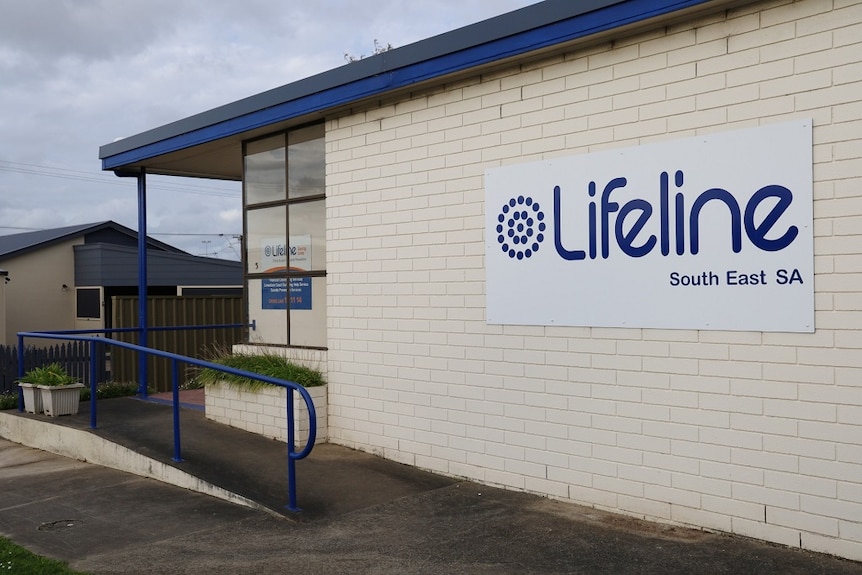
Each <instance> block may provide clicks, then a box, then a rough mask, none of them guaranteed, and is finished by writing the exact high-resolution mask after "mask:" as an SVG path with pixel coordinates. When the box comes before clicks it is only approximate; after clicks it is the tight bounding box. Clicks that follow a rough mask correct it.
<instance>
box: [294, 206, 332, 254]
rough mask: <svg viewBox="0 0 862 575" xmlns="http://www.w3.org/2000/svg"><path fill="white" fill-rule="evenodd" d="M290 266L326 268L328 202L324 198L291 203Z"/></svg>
mask: <svg viewBox="0 0 862 575" xmlns="http://www.w3.org/2000/svg"><path fill="white" fill-rule="evenodd" d="M288 213H289V228H288V230H289V231H290V262H289V264H288V265H290V268H291V269H292V270H294V271H309V270H325V269H326V219H325V218H326V204H325V202H324V200H315V201H311V202H302V203H298V204H290V207H289V208H288Z"/></svg>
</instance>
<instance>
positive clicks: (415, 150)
mask: <svg viewBox="0 0 862 575" xmlns="http://www.w3.org/2000/svg"><path fill="white" fill-rule="evenodd" d="M100 158H101V159H102V165H103V168H104V169H105V170H115V171H117V172H118V173H122V174H124V175H135V174H136V175H137V177H138V178H139V180H142V179H145V178H146V176H147V174H150V173H152V174H167V175H182V176H188V175H196V176H204V177H210V178H223V179H235V180H242V182H243V205H244V216H245V217H244V221H245V224H244V225H245V229H244V237H245V239H246V241H245V245H244V250H245V252H244V258H243V261H244V269H243V273H244V279H243V282H244V289H245V296H246V301H247V305H248V314H249V319H250V320H254V321H255V324H256V328H257V329H256V330H254V331H252V332H251V337H250V342H251V343H252V344H254V343H261V344H266V345H267V346H268V347H267V349H270V350H271V349H275V348H277V347H280V348H281V349H282V350H283V353H285V354H286V355H288V356H290V357H295V358H298V359H301V360H312V361H315V362H318V363H319V364H320V365H321V366H323V367H324V369H325V371H326V372H327V374H328V380H329V386H328V394H329V397H328V400H329V411H328V427H329V428H328V437H329V440H330V441H332V442H335V443H339V444H342V445H346V446H350V447H353V448H357V449H362V450H366V451H370V452H374V453H377V454H380V455H381V456H383V457H386V458H389V459H393V460H396V461H400V462H403V463H406V464H410V465H415V466H418V467H422V468H426V469H430V470H433V471H435V472H438V473H442V474H447V475H451V476H458V477H466V478H469V479H471V480H475V481H479V482H484V483H487V484H492V485H498V486H503V487H507V488H510V489H518V490H524V491H528V492H533V493H538V494H542V495H545V496H548V497H554V498H559V499H563V500H569V501H573V502H577V503H581V504H586V505H591V506H595V507H599V508H602V509H609V510H614V511H617V512H621V513H626V514H631V515H636V516H639V517H646V518H650V519H655V520H659V521H664V522H672V523H676V524H683V525H694V526H699V527H704V528H710V529H718V530H723V531H727V532H732V533H737V534H741V535H745V536H751V537H756V538H760V539H765V540H769V541H774V542H778V543H783V544H786V545H792V546H797V547H802V548H805V549H810V550H816V551H823V552H828V553H833V554H836V555H841V556H844V557H849V558H853V559H856V560H860V559H862V327H860V326H862V317H860V314H862V312H860V309H862V308H860V305H862V225H860V223H862V2H860V1H859V0H797V1H789V0H757V1H738V0H734V1H725V0H678V1H675V2H655V1H653V0H590V1H584V2H571V1H569V0H548V1H545V2H539V3H537V4H535V5H532V6H529V7H526V8H523V9H521V10H518V11H515V12H512V13H508V14H504V15H501V16H499V17H497V18H492V19H490V20H487V21H484V22H480V23H477V24H475V25H472V26H468V27H466V28H462V29H459V30H453V31H451V32H448V33H445V34H442V35H440V36H435V37H433V38H429V39H427V40H423V41H420V42H417V43H415V44H410V45H408V46H404V47H400V48H397V49H394V50H390V51H387V52H384V53H382V54H380V55H376V56H373V57H370V58H366V59H363V60H360V61H357V62H354V63H350V64H347V65H345V66H342V67H339V68H336V69H334V70H330V71H327V72H324V73H322V74H319V75H316V76H313V77H310V78H306V79H304V80H300V81H297V82H293V83H291V84H287V85H285V86H282V87H279V88H275V89H273V90H270V91H267V92H264V93H261V94H258V95H254V96H251V97H249V98H246V99H244V100H240V101H237V102H234V103H230V104H227V105H225V106H223V107H220V108H217V109H214V110H210V111H208V112H205V113H202V114H199V115H196V116H191V117H188V118H185V119H181V120H179V121H177V122H175V123H172V124H168V125H165V126H161V127H157V128H155V129H153V130H150V131H147V132H143V133H141V134H138V135H135V136H132V137H129V138H126V139H123V140H119V141H116V142H112V143H109V144H107V145H105V146H103V147H102V148H101V149H100ZM139 188H140V187H139ZM0 264H2V265H3V266H6V265H7V264H6V262H5V261H0ZM10 272H11V277H12V282H13V283H12V284H10V285H14V282H15V281H17V278H16V277H15V273H14V270H11V269H10ZM9 295H10V299H11V297H12V293H11V292H10V294H9Z"/></svg>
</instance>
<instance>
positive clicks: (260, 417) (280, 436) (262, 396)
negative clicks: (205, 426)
mask: <svg viewBox="0 0 862 575" xmlns="http://www.w3.org/2000/svg"><path fill="white" fill-rule="evenodd" d="M327 389H328V386H326V385H322V386H319V387H309V388H306V390H307V391H308V393H309V395H311V399H312V402H313V403H314V411H315V413H316V415H317V440H316V443H324V442H326V439H327V423H326V413H327ZM205 401H206V416H207V419H211V420H213V421H216V422H218V423H223V424H225V425H230V426H231V427H236V428H239V429H244V430H246V431H250V432H252V433H258V434H260V435H264V436H266V437H271V438H272V439H277V440H279V441H285V442H286V441H287V422H286V420H287V417H286V414H285V402H286V401H287V399H286V396H285V389H284V388H283V387H275V386H269V385H267V386H264V387H262V388H260V389H258V390H255V391H248V390H245V389H239V388H236V387H232V386H229V385H225V384H223V383H220V384H216V385H211V386H208V387H207V388H206V400H205ZM293 410H294V411H293V412H294V415H293V417H294V423H295V426H294V429H295V434H296V447H297V449H299V448H301V447H302V446H304V445H305V440H306V438H307V437H308V423H309V422H308V410H307V409H306V407H305V402H304V401H303V400H302V398H301V397H300V396H299V394H298V393H297V394H294V402H293Z"/></svg>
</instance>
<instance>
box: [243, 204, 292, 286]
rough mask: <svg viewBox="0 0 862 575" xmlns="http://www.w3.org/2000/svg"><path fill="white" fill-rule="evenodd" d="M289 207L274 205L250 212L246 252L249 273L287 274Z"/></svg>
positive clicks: (248, 215) (247, 216) (248, 213)
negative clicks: (286, 241) (286, 240)
mask: <svg viewBox="0 0 862 575" xmlns="http://www.w3.org/2000/svg"><path fill="white" fill-rule="evenodd" d="M286 216H287V208H286V207H285V206H275V207H272V208H262V209H258V210H248V212H247V215H246V218H247V219H248V223H247V229H246V235H247V236H248V239H247V240H246V251H247V256H246V258H247V262H248V273H252V274H262V273H276V272H282V273H283V272H285V271H287V246H286V245H285V241H284V240H285V237H286V235H287V226H286V223H287V222H286V220H287V217H286Z"/></svg>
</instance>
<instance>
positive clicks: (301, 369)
mask: <svg viewBox="0 0 862 575" xmlns="http://www.w3.org/2000/svg"><path fill="white" fill-rule="evenodd" d="M209 361H210V362H212V363H217V364H219V365H223V366H225V367H232V368H234V369H241V370H243V371H250V372H252V373H257V374H260V375H266V376H268V377H274V378H276V379H283V380H286V381H293V382H295V383H298V384H299V385H301V386H303V387H317V386H320V385H325V384H326V381H324V379H323V374H321V373H320V372H319V371H318V370H316V369H311V368H309V367H305V366H302V365H298V364H296V363H293V362H291V361H289V360H288V359H286V358H284V357H282V356H280V355H276V354H259V355H249V354H242V353H234V354H227V355H222V356H219V357H216V358H213V359H210V360H209ZM195 380H196V381H198V382H199V383H201V384H203V385H205V386H206V385H213V384H215V383H226V384H227V385H231V386H235V387H241V388H244V389H248V390H251V391H253V390H255V389H260V388H261V387H263V386H264V385H269V384H268V383H266V382H263V381H259V380H256V379H250V378H247V377H240V376H237V375H233V374H230V373H224V372H221V371H217V370H214V369H210V368H203V369H200V370H198V372H197V375H196V377H195Z"/></svg>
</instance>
